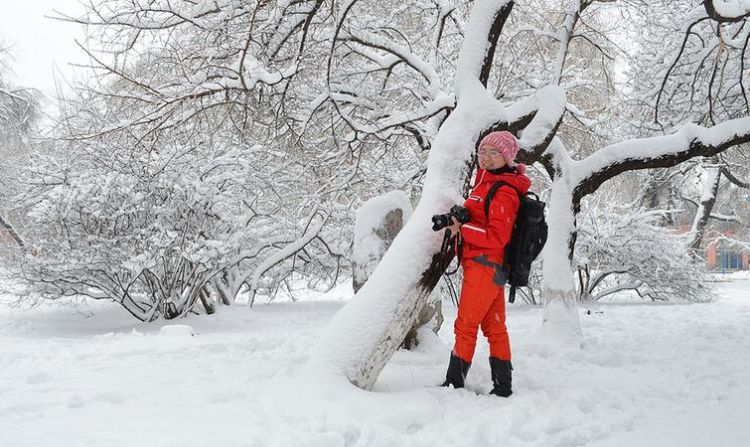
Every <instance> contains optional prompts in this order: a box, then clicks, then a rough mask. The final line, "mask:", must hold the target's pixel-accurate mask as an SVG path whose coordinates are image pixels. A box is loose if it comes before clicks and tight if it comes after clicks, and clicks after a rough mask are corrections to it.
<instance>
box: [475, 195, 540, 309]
mask: <svg viewBox="0 0 750 447" xmlns="http://www.w3.org/2000/svg"><path fill="white" fill-rule="evenodd" d="M503 186H509V187H511V188H512V189H513V191H515V192H516V194H517V195H518V200H519V206H518V215H517V216H516V222H515V223H514V224H513V231H512V233H511V236H510V242H509V243H508V245H507V246H506V247H505V266H506V268H507V269H508V271H509V274H508V284H510V295H509V296H508V301H509V302H511V303H512V302H514V301H515V300H516V287H525V286H528V285H529V273H531V263H532V262H533V261H534V259H536V257H537V256H539V253H541V251H542V248H543V247H544V243H545V242H547V222H546V221H545V220H544V207H545V205H546V204H545V203H544V202H542V201H541V200H539V196H538V195H536V194H534V193H533V192H530V193H528V194H526V195H523V196H522V195H521V193H520V192H518V190H517V189H516V188H515V187H513V186H512V185H510V184H508V183H505V182H497V183H495V184H494V185H492V188H490V192H488V193H487V198H486V199H485V201H484V216H485V218H486V219H487V221H488V222H489V215H490V202H491V201H492V199H493V198H494V197H495V194H496V193H497V191H498V190H499V189H500V188H501V187H503ZM532 196H533V197H532Z"/></svg>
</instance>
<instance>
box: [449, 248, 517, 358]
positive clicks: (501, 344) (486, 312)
mask: <svg viewBox="0 0 750 447" xmlns="http://www.w3.org/2000/svg"><path fill="white" fill-rule="evenodd" d="M462 264H463V269H464V281H463V285H462V287H461V298H460V300H459V302H458V316H457V317H456V322H455V325H454V332H455V334H456V342H455V345H454V347H453V353H454V354H456V356H458V357H459V358H461V360H463V361H465V362H469V363H471V360H472V358H474V349H475V347H476V344H477V330H478V329H479V326H480V325H481V327H482V332H483V333H484V336H485V337H487V341H489V344H490V356H491V357H495V358H498V359H500V360H510V338H509V337H508V329H507V328H506V326H505V271H504V270H502V271H501V270H500V265H498V264H494V263H491V262H487V260H486V258H484V257H479V258H473V259H467V260H465V261H464V262H463V263H462Z"/></svg>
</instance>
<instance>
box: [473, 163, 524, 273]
mask: <svg viewBox="0 0 750 447" xmlns="http://www.w3.org/2000/svg"><path fill="white" fill-rule="evenodd" d="M496 182H505V183H507V184H509V185H511V186H512V187H514V188H515V189H516V190H517V191H518V193H516V191H514V190H513V188H511V187H508V186H503V187H501V188H500V189H498V190H497V192H496V193H495V197H493V198H492V200H491V201H490V208H489V213H488V214H487V215H485V211H484V202H485V200H486V199H487V194H488V193H489V192H490V189H491V188H492V185H494V184H495V183H496ZM530 187H531V180H529V178H528V177H526V176H525V175H523V174H517V173H516V172H515V170H514V169H513V168H508V167H504V168H500V169H497V170H494V171H492V172H490V171H486V170H484V169H479V170H478V171H477V175H476V177H475V179H474V187H473V189H472V191H471V194H470V195H469V198H468V199H466V202H464V207H465V208H466V209H467V210H468V211H469V216H470V218H471V219H470V220H469V222H468V223H465V224H464V225H462V226H461V237H462V239H463V248H462V253H461V257H462V258H463V259H473V258H477V257H480V256H485V257H486V260H487V261H490V262H493V263H497V264H500V265H502V264H503V258H504V256H505V246H506V245H507V244H508V242H509V241H510V236H511V232H512V231H513V224H514V223H515V221H516V215H517V214H518V206H519V204H520V202H519V198H518V194H521V195H524V194H526V192H527V191H528V190H529V188H530Z"/></svg>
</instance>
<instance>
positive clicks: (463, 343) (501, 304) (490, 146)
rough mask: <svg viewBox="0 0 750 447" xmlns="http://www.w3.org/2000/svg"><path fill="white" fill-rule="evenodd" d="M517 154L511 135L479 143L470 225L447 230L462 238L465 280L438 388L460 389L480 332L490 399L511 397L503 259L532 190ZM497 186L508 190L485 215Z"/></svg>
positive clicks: (495, 135) (469, 205)
mask: <svg viewBox="0 0 750 447" xmlns="http://www.w3.org/2000/svg"><path fill="white" fill-rule="evenodd" d="M517 153H518V142H517V141H516V138H515V137H514V136H513V134H511V133H510V132H492V133H490V134H489V135H487V136H486V137H484V138H483V139H482V141H481V142H480V143H479V151H478V157H479V169H478V171H477V175H476V178H475V180H474V188H473V190H472V191H471V194H470V195H469V198H468V199H467V200H466V202H465V203H464V207H465V208H466V209H467V210H468V211H469V216H470V218H471V219H470V220H469V222H467V223H465V224H463V225H462V224H460V223H459V222H457V221H456V220H455V219H454V220H453V225H452V226H450V227H449V229H450V230H451V232H452V233H453V234H459V235H460V237H461V238H462V242H463V250H462V255H461V266H462V267H463V272H464V280H463V285H462V287H461V297H460V300H459V304H458V316H457V317H456V322H455V325H454V332H455V335H456V341H455V345H454V347H453V352H451V358H450V363H449V365H448V372H447V374H446V378H445V382H444V383H443V386H448V385H452V386H453V387H454V388H462V387H463V386H464V379H465V378H466V374H467V373H468V371H469V367H470V366H471V361H472V359H473V357H474V349H475V346H476V342H477V331H478V329H479V327H480V326H481V328H482V332H483V333H484V336H485V337H487V340H488V342H489V344H490V368H491V370H492V384H493V388H492V391H491V394H495V395H498V396H503V397H508V396H510V395H511V394H512V392H513V391H512V389H511V381H512V374H511V371H512V370H513V367H512V365H511V362H510V360H511V354H510V339H509V338H508V329H507V328H506V326H505V281H506V278H507V271H506V268H505V267H504V265H503V258H504V255H505V246H506V245H507V244H508V242H509V241H510V237H511V232H512V230H513V224H514V222H515V220H516V214H517V213H518V206H519V194H520V195H524V194H526V192H527V191H528V190H529V187H530V186H531V181H530V180H529V179H528V177H526V176H525V175H524V173H525V172H526V167H525V166H524V165H522V164H516V163H515V161H514V160H515V158H516V154H517ZM497 182H503V183H506V184H507V185H508V186H502V187H500V188H499V189H497V191H496V193H495V195H494V197H492V198H491V200H490V204H489V212H488V213H486V214H485V200H486V199H487V195H488V193H489V191H490V189H491V188H492V186H493V185H494V184H495V183H497ZM514 189H515V190H514Z"/></svg>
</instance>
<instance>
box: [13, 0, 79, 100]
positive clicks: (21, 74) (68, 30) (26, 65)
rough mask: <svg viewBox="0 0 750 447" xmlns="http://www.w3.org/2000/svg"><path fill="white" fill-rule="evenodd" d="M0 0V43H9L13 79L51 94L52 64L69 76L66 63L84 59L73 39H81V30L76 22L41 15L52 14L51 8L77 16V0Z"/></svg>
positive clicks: (52, 84) (69, 68)
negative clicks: (0, 4) (12, 58)
mask: <svg viewBox="0 0 750 447" xmlns="http://www.w3.org/2000/svg"><path fill="white" fill-rule="evenodd" d="M0 1H2V7H0V42H2V45H3V46H10V47H11V52H12V54H13V56H14V60H13V61H12V63H11V65H12V67H13V71H14V72H15V77H14V78H13V82H14V83H15V84H17V85H19V86H24V87H35V88H38V89H39V90H41V91H43V92H44V93H46V94H49V95H52V96H54V95H53V92H54V77H53V73H54V71H55V67H57V69H58V70H59V71H60V72H62V73H63V75H65V76H68V77H69V76H71V75H72V72H73V71H72V68H71V67H70V66H69V63H70V62H71V61H77V62H82V61H85V60H86V57H85V55H83V53H82V52H81V51H80V50H79V49H78V47H77V46H76V44H75V42H74V39H76V38H78V39H79V41H80V40H82V37H83V31H82V28H81V27H80V26H79V25H76V24H72V23H68V22H60V21H57V20H52V19H48V18H46V17H44V16H45V15H48V16H49V15H55V14H54V12H53V10H58V11H62V12H65V13H67V14H69V15H73V16H78V15H80V14H81V12H82V10H83V8H82V7H81V5H80V4H79V2H78V0H0Z"/></svg>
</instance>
